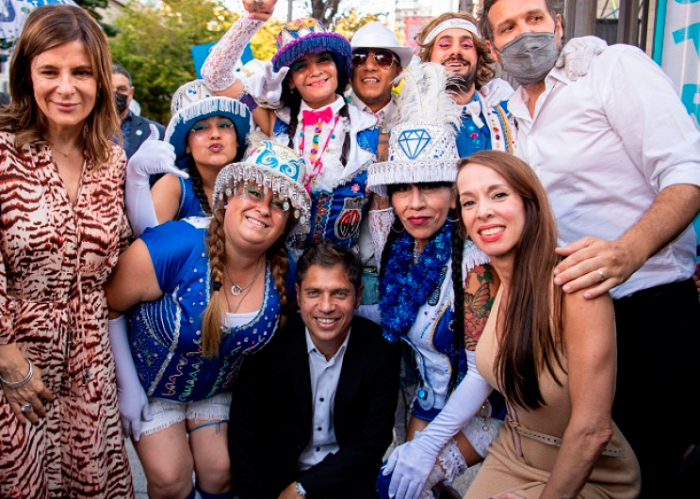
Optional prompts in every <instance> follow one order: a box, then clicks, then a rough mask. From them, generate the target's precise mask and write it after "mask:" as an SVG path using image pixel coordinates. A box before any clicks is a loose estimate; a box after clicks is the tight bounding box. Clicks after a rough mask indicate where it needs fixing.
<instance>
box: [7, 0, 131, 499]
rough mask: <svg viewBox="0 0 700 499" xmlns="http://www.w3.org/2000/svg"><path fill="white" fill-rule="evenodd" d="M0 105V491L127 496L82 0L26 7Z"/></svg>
mask: <svg viewBox="0 0 700 499" xmlns="http://www.w3.org/2000/svg"><path fill="white" fill-rule="evenodd" d="M10 74H11V80H10V88H11V92H12V105H11V106H10V107H9V108H8V109H5V110H3V111H2V112H1V113H0V377H1V378H2V383H0V497H2V498H3V499H13V498H22V499H26V498H42V499H44V498H67V497H70V498H87V497H89V498H119V499H123V498H131V497H133V495H134V491H133V486H132V480H131V472H130V468H129V462H128V459H127V455H126V451H125V449H124V438H123V435H122V426H121V424H120V422H119V412H118V409H117V385H116V378H115V372H114V360H113V358H112V351H111V349H110V347H109V337H108V333H107V304H106V299H105V294H104V291H103V284H104V282H105V281H106V280H107V277H108V276H109V274H110V272H111V270H112V268H113V267H114V265H115V264H116V262H117V257H118V255H119V253H120V251H121V250H122V249H124V247H125V246H126V245H127V242H128V239H129V237H130V235H131V231H130V229H129V225H128V222H127V219H126V216H125V214H124V205H123V196H124V192H123V184H124V171H125V163H126V156H125V155H124V152H123V151H122V149H121V148H120V147H119V146H117V145H115V144H113V143H112V142H110V139H111V138H112V137H113V136H114V134H115V133H116V131H117V130H118V129H119V121H118V117H117V114H116V108H115V105H114V98H113V97H112V89H111V88H112V87H111V60H110V56H109V49H108V47H107V41H106V38H105V36H104V34H103V33H102V31H101V30H100V27H99V26H98V24H97V23H96V22H95V21H94V20H93V19H92V18H91V17H90V16H89V14H87V13H86V12H85V11H83V10H82V9H79V8H77V7H69V6H45V7H40V8H38V9H37V10H35V11H34V12H32V14H30V15H29V17H28V19H27V22H26V24H25V27H24V31H23V33H22V35H21V37H20V39H19V42H18V44H17V47H16V50H15V56H14V57H13V59H12V65H11V67H10Z"/></svg>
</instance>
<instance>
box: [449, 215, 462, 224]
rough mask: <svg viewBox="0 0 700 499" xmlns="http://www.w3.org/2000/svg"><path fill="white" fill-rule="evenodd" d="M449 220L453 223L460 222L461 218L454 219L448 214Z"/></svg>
mask: <svg viewBox="0 0 700 499" xmlns="http://www.w3.org/2000/svg"><path fill="white" fill-rule="evenodd" d="M447 221H448V222H451V223H453V224H456V223H457V222H459V218H455V219H454V220H452V219H451V218H450V217H449V215H448V216H447Z"/></svg>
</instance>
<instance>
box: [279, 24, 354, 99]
mask: <svg viewBox="0 0 700 499" xmlns="http://www.w3.org/2000/svg"><path fill="white" fill-rule="evenodd" d="M321 52H329V53H330V54H331V55H333V59H334V60H335V64H336V66H337V67H338V90H337V93H339V94H342V93H343V92H344V91H345V88H346V87H347V86H348V83H349V82H350V77H351V74H352V49H351V48H350V42H349V41H348V39H347V38H345V37H344V36H343V35H341V34H339V33H334V32H332V31H328V30H327V29H326V27H325V26H324V24H323V23H322V22H321V21H318V20H316V19H314V18H312V17H302V18H301V19H297V20H295V21H291V22H288V23H287V24H285V25H284V26H283V27H282V29H281V30H280V32H279V34H278V35H277V53H276V54H275V55H274V57H273V58H272V67H273V69H274V70H275V71H279V70H280V68H282V67H285V66H290V65H291V64H292V63H293V62H294V61H296V60H297V59H299V58H300V57H303V56H305V55H307V54H320V53H321ZM285 84H286V83H285Z"/></svg>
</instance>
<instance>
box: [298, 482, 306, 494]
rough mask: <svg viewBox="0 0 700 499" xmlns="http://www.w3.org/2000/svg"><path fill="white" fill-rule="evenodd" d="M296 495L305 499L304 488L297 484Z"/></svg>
mask: <svg viewBox="0 0 700 499" xmlns="http://www.w3.org/2000/svg"><path fill="white" fill-rule="evenodd" d="M297 495H300V496H301V497H306V490H304V486H303V485H302V484H300V483H299V482H297Z"/></svg>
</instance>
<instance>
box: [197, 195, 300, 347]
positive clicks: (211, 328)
mask: <svg viewBox="0 0 700 499" xmlns="http://www.w3.org/2000/svg"><path fill="white" fill-rule="evenodd" d="M225 214H226V209H225V206H224V205H223V204H222V205H221V206H219V207H218V208H217V209H216V211H215V212H214V216H213V218H212V220H211V223H210V224H209V241H208V247H209V267H210V269H211V283H212V295H211V298H210V300H209V303H208V304H207V308H206V309H205V310H204V313H203V314H202V352H203V353H204V356H205V357H207V358H212V357H216V356H218V354H219V344H220V340H221V331H222V329H223V325H222V321H221V318H222V317H223V315H224V312H225V310H224V306H223V304H222V303H221V300H219V298H218V295H217V294H216V293H215V291H218V290H220V289H221V283H223V282H224V272H225V268H226V236H225V234H224V217H225ZM295 223H296V220H295V219H294V217H292V216H290V217H289V219H288V220H287V226H286V227H285V230H284V233H283V234H282V235H281V236H280V237H279V238H278V239H277V241H275V243H274V244H273V245H272V246H271V247H270V248H268V250H267V251H266V252H265V256H266V259H268V260H269V261H270V271H271V273H272V277H273V279H274V281H275V289H276V290H277V292H278V293H279V296H280V303H281V306H282V310H281V311H280V320H279V324H278V326H277V327H278V328H281V327H282V326H284V324H285V322H286V318H287V311H288V302H287V286H286V283H285V275H286V274H287V270H288V269H289V260H287V252H286V251H285V246H284V242H285V240H286V239H287V235H288V234H289V233H290V232H291V230H292V228H293V227H294V225H295Z"/></svg>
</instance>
